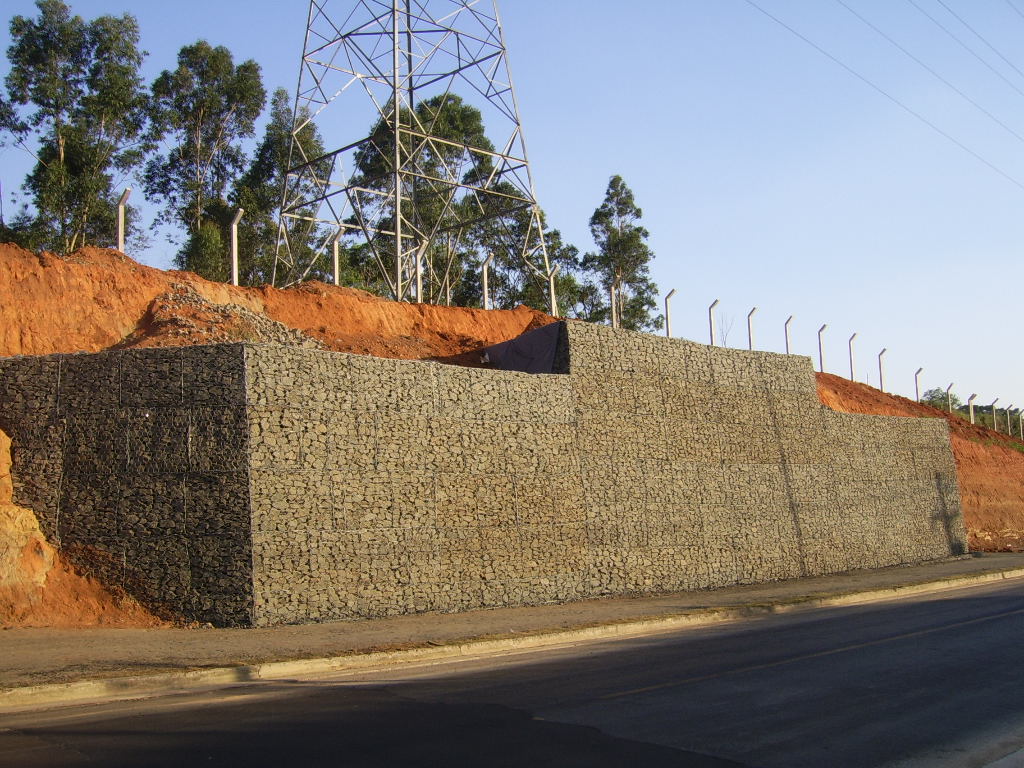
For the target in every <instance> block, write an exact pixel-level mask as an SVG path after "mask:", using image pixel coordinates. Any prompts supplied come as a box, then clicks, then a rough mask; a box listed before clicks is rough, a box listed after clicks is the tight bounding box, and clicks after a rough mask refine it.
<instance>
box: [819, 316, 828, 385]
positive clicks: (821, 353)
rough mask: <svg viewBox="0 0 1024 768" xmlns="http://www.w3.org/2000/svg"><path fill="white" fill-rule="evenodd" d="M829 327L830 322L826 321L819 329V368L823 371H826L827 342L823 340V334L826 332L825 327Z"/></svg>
mask: <svg viewBox="0 0 1024 768" xmlns="http://www.w3.org/2000/svg"><path fill="white" fill-rule="evenodd" d="M826 328H828V323H825V324H823V325H822V326H821V328H819V329H818V370H819V371H821V372H822V373H824V372H825V343H824V341H823V340H822V335H823V334H824V333H825V329H826Z"/></svg>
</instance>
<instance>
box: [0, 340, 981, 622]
mask: <svg viewBox="0 0 1024 768" xmlns="http://www.w3.org/2000/svg"><path fill="white" fill-rule="evenodd" d="M558 336H559V345H558V349H557V350H556V353H555V354H554V355H553V356H552V357H553V358H554V360H555V363H554V369H555V372H553V373H549V374H527V373H519V372H516V371H495V370H482V369H472V368H460V367H455V366H446V365H440V364H436V363H427V362H420V361H405V360H387V359H379V358H370V357H360V356H355V355H346V354H341V353H332V352H323V351H319V350H311V349H301V348H294V347H284V346H276V345H262V344H260V345H250V344H233V345H216V346H207V347H190V348H174V349H158V350H127V351H123V352H109V353H101V354H96V355H59V356H49V357H44V358H6V359H0V429H3V430H4V431H6V432H7V433H8V434H10V435H11V438H12V442H13V446H14V451H13V469H12V474H13V476H14V479H15V493H16V501H17V502H18V503H19V504H22V505H24V506H29V507H31V508H33V509H35V510H36V511H37V512H38V513H39V517H40V522H41V525H42V527H43V530H44V531H45V532H46V534H47V535H48V536H49V537H51V539H52V540H54V541H55V542H57V543H59V544H60V545H61V546H62V547H64V548H66V549H69V550H71V551H76V552H78V553H79V557H80V559H82V560H85V561H88V562H90V563H91V564H92V567H93V568H94V569H95V570H97V571H98V572H100V573H101V574H102V575H103V576H104V578H106V579H108V580H113V581H116V582H118V583H120V584H123V585H124V586H125V588H126V589H128V590H130V591H131V592H133V593H134V594H136V595H137V596H139V598H140V599H142V600H144V601H146V602H147V603H148V604H150V605H156V606H159V607H163V609H164V610H165V611H166V612H168V613H172V614H177V615H180V616H184V617H186V618H190V619H196V620H200V621H210V622H213V623H216V624H222V625H269V624H277V623H285V622H305V621H326V620H334V619H355V618H362V617H373V616H386V615H392V614H398V613H409V612H416V611H430V610H435V611H458V610H465V609H470V608H477V607H482V606H497V605H523V604H533V603H542V602H550V601H565V600H573V599H581V598H586V597H594V596H601V595H610V594H626V593H651V592H659V591H667V590H684V589H706V588H713V587H719V586H726V585H730V584H738V583H754V582H763V581H771V580H777V579H784V578H791V577H798V576H803V575H817V574H824V573H832V572H838V571H844V570H849V569H854V568H873V567H882V566H888V565H893V564H898V563H914V562H922V561H926V560H931V559H939V558H943V557H948V556H950V555H952V554H960V553H962V552H964V551H965V549H966V548H965V533H964V528H963V520H962V517H961V514H960V499H959V493H958V490H957V485H956V474H955V467H954V463H953V457H952V453H951V451H950V444H949V435H948V428H947V426H946V424H945V422H943V421H940V420H934V419H910V418H898V417H872V416H854V415H848V414H840V413H835V412H832V411H830V410H828V409H827V408H824V407H823V406H822V405H821V404H820V402H819V401H818V398H817V395H816V388H815V378H814V373H813V369H812V367H811V363H810V360H809V359H807V358H804V357H796V356H784V355H775V354H770V353H759V352H746V351H739V350H731V349H722V348H714V347H705V346H702V345H699V344H694V343H692V342H687V341H683V340H669V339H664V338H661V337H656V336H651V335H645V334H636V333H631V332H628V331H613V330H611V329H608V328H605V327H602V326H593V325H588V324H583V323H565V324H562V326H561V328H560V331H559V334H558Z"/></svg>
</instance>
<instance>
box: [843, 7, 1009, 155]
mask: <svg viewBox="0 0 1024 768" xmlns="http://www.w3.org/2000/svg"><path fill="white" fill-rule="evenodd" d="M836 2H837V3H839V5H841V6H843V8H845V9H846V10H848V11H849V12H850V13H852V14H853V15H854V16H855V17H857V19H859V20H860V21H861V22H863V23H864V24H865V25H867V26H868V27H870V28H871V29H873V30H874V31H875V32H877V33H878V34H879V35H880V36H881V37H883V38H885V40H887V41H888V42H889V43H891V44H892V45H893V46H894V47H895V48H896V49H897V50H899V51H900V52H901V53H903V54H904V55H905V56H907V57H908V58H909V59H910V60H911V61H913V62H915V63H916V64H918V66H920V67H921V68H922V69H924V70H925V71H926V72H928V73H929V74H930V75H931V76H932V77H934V78H935V79H936V80H938V81H939V82H940V83H942V84H943V85H945V86H946V87H947V88H949V89H950V90H952V91H953V92H954V93H956V94H957V95H958V96H959V97H960V98H962V99H963V100H964V101H966V102H967V103H968V104H970V105H971V106H972V107H974V108H975V109H977V110H978V111H979V112H981V113H982V114H983V115H985V116H986V117H988V118H989V119H990V120H992V122H994V123H996V124H997V125H998V126H1000V127H1001V128H1003V129H1004V130H1005V131H1006V132H1007V133H1009V134H1011V135H1012V136H1013V137H1014V138H1016V139H1017V141H1020V142H1021V143H1024V136H1021V135H1020V134H1019V133H1017V131H1015V130H1014V129H1013V128H1011V127H1010V126H1008V125H1007V124H1006V123H1004V122H1003V121H1002V120H1000V119H999V118H998V117H996V116H995V115H993V114H992V113H991V112H989V111H988V110H987V109H985V108H984V107H983V106H981V104H979V103H978V102H976V101H975V100H974V99H972V98H971V97H970V96H968V95H967V94H966V93H964V92H963V91H962V90H960V89H959V88H957V87H956V86H955V85H953V83H951V82H950V81H949V80H947V79H946V78H944V77H943V76H942V75H940V74H939V73H938V72H936V71H935V70H934V69H932V68H931V67H930V66H928V64H926V63H925V62H923V61H921V59H919V58H918V57H917V56H915V55H914V54H913V53H911V52H910V51H908V50H907V49H906V48H904V47H903V46H902V45H900V44H899V43H898V42H896V41H895V40H893V39H892V38H891V37H889V35H887V34H886V33H885V32H883V31H882V30H881V29H879V28H878V27H877V26H875V25H874V24H872V23H871V22H870V21H869V20H868V19H866V18H864V17H863V16H861V15H860V14H859V13H858V12H857V11H855V10H854V9H853V8H851V7H850V6H849V5H847V4H846V2H845V0H836Z"/></svg>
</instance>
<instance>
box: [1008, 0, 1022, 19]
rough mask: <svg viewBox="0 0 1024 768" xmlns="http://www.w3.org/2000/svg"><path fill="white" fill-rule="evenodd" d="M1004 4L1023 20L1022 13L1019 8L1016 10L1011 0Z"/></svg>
mask: <svg viewBox="0 0 1024 768" xmlns="http://www.w3.org/2000/svg"><path fill="white" fill-rule="evenodd" d="M1006 4H1007V5H1008V6H1010V7H1011V8H1013V10H1014V13H1016V14H1017V15H1018V16H1020V17H1021V18H1022V19H1024V12H1021V10H1020V8H1018V7H1017V6H1016V5H1014V4H1013V2H1012V0H1006Z"/></svg>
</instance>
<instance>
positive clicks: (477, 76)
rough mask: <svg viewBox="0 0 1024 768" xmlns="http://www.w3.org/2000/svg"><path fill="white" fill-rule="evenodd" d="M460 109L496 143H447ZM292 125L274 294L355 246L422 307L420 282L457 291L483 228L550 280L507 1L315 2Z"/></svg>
mask: <svg viewBox="0 0 1024 768" xmlns="http://www.w3.org/2000/svg"><path fill="white" fill-rule="evenodd" d="M463 103H464V104H466V105H470V106H472V107H473V108H475V109H478V110H479V111H480V113H481V115H482V117H483V125H484V126H486V131H487V137H486V138H481V137H475V138H472V139H463V138H456V139H453V138H451V131H450V130H449V132H448V138H445V137H444V136H442V135H440V134H442V133H443V131H441V130H439V129H438V125H437V121H439V120H441V121H443V120H446V119H449V118H448V117H447V116H446V112H445V105H446V104H447V105H451V104H463ZM294 114H295V119H294V121H293V127H292V139H291V150H290V159H289V170H288V173H287V176H286V179H285V184H284V190H283V194H282V202H281V209H280V219H279V230H278V231H279V237H278V249H277V256H276V259H275V263H274V279H275V282H276V283H281V284H290V283H295V282H299V281H301V280H303V279H305V278H306V277H307V275H309V273H310V270H311V269H313V268H314V267H315V266H317V264H318V262H319V261H320V260H321V259H323V258H324V254H325V252H326V250H327V248H328V247H329V246H330V245H331V244H332V241H336V239H339V238H341V237H351V238H355V239H356V240H357V241H359V242H365V243H366V244H367V245H368V247H369V248H370V249H371V250H372V256H373V260H374V261H375V262H376V265H377V267H378V268H379V269H380V273H381V276H382V279H383V280H384V281H386V283H387V286H388V287H389V289H390V292H391V294H392V295H393V296H394V297H395V298H396V299H398V300H402V299H403V298H406V297H410V298H411V297H412V296H413V294H415V298H416V299H417V300H422V299H423V297H424V294H423V289H422V281H423V279H424V278H426V279H427V280H429V281H432V282H433V283H434V284H435V285H437V284H439V283H440V281H442V280H445V281H448V280H449V275H448V274H447V272H444V271H443V270H445V269H447V270H450V269H451V263H452V258H451V253H452V252H453V251H452V248H453V247H456V248H457V247H458V246H459V243H460V241H461V240H462V239H463V238H464V237H465V236H466V234H467V232H468V230H469V228H470V227H472V226H474V225H479V224H480V223H481V222H490V223H491V224H492V225H493V226H492V230H493V231H494V232H496V233H497V235H496V236H499V237H502V238H505V240H506V241H507V242H509V247H513V248H515V250H516V253H517V254H518V256H519V257H521V258H522V259H523V260H525V262H526V263H527V264H528V265H529V266H530V268H531V269H532V270H533V271H534V272H535V273H536V274H537V275H538V276H540V277H544V278H548V277H549V276H550V275H551V274H552V273H551V271H550V265H549V263H548V256H547V250H546V247H545V243H544V238H543V227H542V223H541V214H540V209H539V207H538V206H537V199H536V195H535V193H534V187H533V180H532V177H531V175H530V167H529V163H528V161H527V155H526V145H525V142H524V140H523V130H522V123H521V121H520V118H519V109H518V106H517V103H516V97H515V92H514V90H513V87H512V78H511V76H510V73H509V64H508V52H507V49H506V47H505V41H504V37H503V34H502V29H501V20H500V17H499V15H498V8H497V3H496V0H312V1H311V2H310V4H309V16H308V21H307V25H306V40H305V46H304V50H303V53H302V65H301V70H300V74H299V82H298V87H297V89H296V100H295V112H294ZM311 122H312V123H314V124H315V125H316V127H317V128H318V130H319V131H320V132H321V134H322V135H323V136H324V140H325V141H326V142H327V143H328V145H329V146H332V147H337V146H339V145H340V147H341V148H340V149H334V150H333V151H330V152H328V153H327V154H325V155H323V156H321V157H307V156H306V153H305V152H304V151H303V147H302V144H301V143H300V142H299V141H298V140H297V137H298V136H299V133H300V131H303V129H305V130H307V131H308V125H309V124H310V123H311ZM360 137H361V138H360ZM427 209H429V210H430V212H431V213H430V215H429V216H427V215H425V214H424V213H423V211H424V210H427ZM509 222H513V224H514V226H513V225H510V223H509ZM300 240H301V242H302V243H306V244H307V245H306V246H305V247H303V248H300V247H298V245H297V244H298V243H299V242H300ZM511 240H515V241H516V242H515V243H514V244H512V243H511ZM309 244H313V245H312V246H310V245H309ZM431 248H434V249H442V250H443V249H448V250H447V252H448V254H449V258H448V260H447V264H448V266H447V267H446V268H445V267H443V266H437V265H443V264H444V263H445V259H443V258H440V259H433V260H432V261H430V262H427V261H426V260H425V259H424V258H423V256H424V255H425V254H426V253H427V252H428V249H431ZM431 253H434V252H433V251H431ZM425 269H429V271H430V272H431V274H426V275H425V274H424V270H425ZM414 286H415V290H414ZM449 286H450V284H449Z"/></svg>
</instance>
